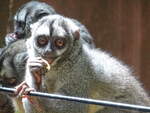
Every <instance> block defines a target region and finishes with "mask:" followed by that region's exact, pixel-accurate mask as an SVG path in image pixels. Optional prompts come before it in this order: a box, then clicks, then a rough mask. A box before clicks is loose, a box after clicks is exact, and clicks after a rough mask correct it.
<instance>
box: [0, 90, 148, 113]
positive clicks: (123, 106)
mask: <svg viewBox="0 0 150 113" xmlns="http://www.w3.org/2000/svg"><path fill="white" fill-rule="evenodd" d="M0 91H3V92H8V93H14V92H15V91H16V89H14V88H6V87H0ZM28 95H29V96H40V97H45V98H50V99H60V100H67V101H74V102H80V103H85V104H93V105H101V106H108V107H116V108H120V109H129V110H137V111H142V112H150V107H148V106H141V105H133V104H125V103H118V102H111V101H103V100H95V99H88V98H80V97H73V96H63V95H57V94H49V93H42V92H30V93H29V94H28Z"/></svg>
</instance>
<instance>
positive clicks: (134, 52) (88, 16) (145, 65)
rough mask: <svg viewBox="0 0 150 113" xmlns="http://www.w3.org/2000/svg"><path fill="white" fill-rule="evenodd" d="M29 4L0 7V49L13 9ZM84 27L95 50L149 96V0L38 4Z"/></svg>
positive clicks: (10, 1)
mask: <svg viewBox="0 0 150 113" xmlns="http://www.w3.org/2000/svg"><path fill="white" fill-rule="evenodd" d="M28 1H31V0H4V1H1V3H0V38H1V40H0V47H3V46H4V37H5V35H6V34H7V33H9V32H11V31H12V28H11V26H12V25H13V24H12V22H11V20H12V18H13V15H14V14H15V12H16V11H17V9H18V8H19V7H20V6H21V5H22V4H24V3H26V2H28ZM39 1H44V2H46V3H48V4H50V5H52V6H53V7H54V8H55V10H56V11H57V12H58V13H60V14H62V15H64V16H67V17H72V18H75V19H77V20H79V21H80V22H81V23H82V24H84V25H85V26H86V27H87V28H88V30H89V32H90V33H91V34H92V36H93V38H94V41H95V43H96V47H99V48H101V49H102V50H104V51H107V52H109V53H111V54H112V55H113V56H115V57H117V58H118V59H120V60H122V61H123V62H124V63H125V64H127V65H129V66H130V67H131V68H132V69H133V70H134V73H135V75H136V76H137V78H139V80H140V81H141V82H142V83H143V85H144V87H145V89H146V90H147V92H148V93H149V94H150V38H149V36H150V0H39Z"/></svg>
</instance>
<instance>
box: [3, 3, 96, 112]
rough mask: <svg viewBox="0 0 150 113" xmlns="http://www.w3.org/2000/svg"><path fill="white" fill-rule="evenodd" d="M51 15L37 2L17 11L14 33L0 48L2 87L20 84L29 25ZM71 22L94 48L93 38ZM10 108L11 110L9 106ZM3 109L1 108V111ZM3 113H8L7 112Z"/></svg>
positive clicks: (53, 10)
mask: <svg viewBox="0 0 150 113" xmlns="http://www.w3.org/2000/svg"><path fill="white" fill-rule="evenodd" d="M52 14H56V11H55V9H54V8H53V7H52V6H50V5H48V4H46V3H44V2H38V1H30V2H28V3H26V4H24V5H23V6H21V7H20V8H19V9H18V11H17V12H16V14H15V16H14V20H13V21H14V31H13V32H12V33H9V34H7V35H6V37H5V44H6V47H4V48H1V54H0V65H1V66H0V83H1V84H2V85H3V86H6V87H14V86H16V85H18V84H19V83H21V82H22V80H23V77H24V73H25V63H26V60H27V58H28V56H27V54H26V46H25V41H26V39H27V38H28V37H30V24H32V23H34V22H36V21H37V20H39V19H41V18H42V17H44V16H46V15H52ZM72 20H73V21H74V22H75V23H76V24H77V25H78V26H80V32H81V34H82V37H83V39H84V42H85V43H87V44H88V45H89V46H91V47H94V43H93V38H92V37H91V35H90V34H89V32H88V30H87V29H86V27H85V26H84V25H82V24H81V23H80V22H78V21H77V20H75V19H72ZM0 95H2V96H5V94H2V93H1V94H0ZM6 98H7V97H6ZM7 100H9V98H7ZM0 101H1V103H4V104H5V100H3V99H2V98H1V99H0ZM10 103H11V102H10ZM10 107H11V108H12V106H11V105H10ZM3 108H4V107H1V109H3ZM11 111H13V110H11ZM0 113H1V112H0ZM2 113H4V112H2ZM5 113H8V111H6V112H5Z"/></svg>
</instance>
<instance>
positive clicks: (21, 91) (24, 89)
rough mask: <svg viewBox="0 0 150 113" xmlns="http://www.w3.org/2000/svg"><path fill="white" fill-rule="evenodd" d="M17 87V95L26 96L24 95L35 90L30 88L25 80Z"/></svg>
mask: <svg viewBox="0 0 150 113" xmlns="http://www.w3.org/2000/svg"><path fill="white" fill-rule="evenodd" d="M15 89H16V91H15V95H16V97H24V95H27V94H28V93H29V92H31V91H35V89H34V88H30V87H29V86H28V84H27V83H26V82H25V81H23V82H22V83H21V84H19V85H18V86H16V87H15Z"/></svg>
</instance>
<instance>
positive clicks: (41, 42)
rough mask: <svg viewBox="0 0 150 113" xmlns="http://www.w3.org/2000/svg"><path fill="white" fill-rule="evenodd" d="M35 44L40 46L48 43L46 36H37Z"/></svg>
mask: <svg viewBox="0 0 150 113" xmlns="http://www.w3.org/2000/svg"><path fill="white" fill-rule="evenodd" d="M37 44H38V46H40V47H44V46H46V45H47V44H48V37H46V36H39V37H38V38H37Z"/></svg>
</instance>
